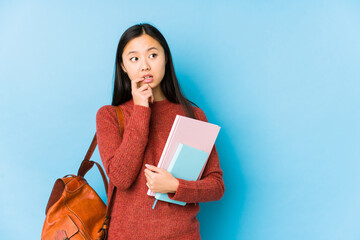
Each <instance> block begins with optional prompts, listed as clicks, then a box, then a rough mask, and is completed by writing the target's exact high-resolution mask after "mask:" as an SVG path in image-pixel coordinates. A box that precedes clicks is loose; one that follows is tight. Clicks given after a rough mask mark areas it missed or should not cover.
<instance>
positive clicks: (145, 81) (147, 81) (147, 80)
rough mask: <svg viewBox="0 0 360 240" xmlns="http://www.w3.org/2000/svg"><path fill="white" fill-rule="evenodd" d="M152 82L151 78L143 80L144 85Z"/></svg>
mask: <svg viewBox="0 0 360 240" xmlns="http://www.w3.org/2000/svg"><path fill="white" fill-rule="evenodd" d="M152 81H153V77H149V78H145V79H144V80H143V82H144V83H150V82H152Z"/></svg>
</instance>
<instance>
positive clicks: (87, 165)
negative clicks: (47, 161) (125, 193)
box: [78, 106, 125, 228]
mask: <svg viewBox="0 0 360 240" xmlns="http://www.w3.org/2000/svg"><path fill="white" fill-rule="evenodd" d="M113 107H114V108H115V111H116V115H117V119H118V124H119V131H120V135H121V137H122V136H123V134H124V125H125V124H124V113H123V111H122V109H121V108H120V107H119V106H113ZM96 145H97V139H96V133H95V136H94V138H93V140H92V142H91V144H90V147H89V149H88V151H87V153H86V155H85V158H84V160H83V161H82V163H81V165H80V168H79V170H78V176H82V177H84V176H85V174H86V173H87V172H88V171H89V170H90V169H91V168H92V167H93V166H94V163H95V164H96V166H97V167H98V169H99V171H100V173H101V176H102V179H103V182H104V185H105V190H106V194H107V193H108V181H107V178H106V175H105V173H104V170H103V169H102V167H101V166H100V164H98V163H97V162H94V161H91V160H90V158H91V156H92V154H93V153H94V150H95V148H96ZM115 192H116V187H115V186H114V187H113V189H112V190H111V194H110V201H109V204H108V205H107V207H106V215H105V221H104V224H103V228H107V227H108V225H109V220H110V215H111V210H112V205H113V201H114V196H115ZM108 197H109V196H108Z"/></svg>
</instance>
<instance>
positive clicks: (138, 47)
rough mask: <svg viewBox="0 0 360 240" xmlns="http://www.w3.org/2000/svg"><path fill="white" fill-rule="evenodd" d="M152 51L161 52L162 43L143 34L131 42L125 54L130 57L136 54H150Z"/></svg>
mask: <svg viewBox="0 0 360 240" xmlns="http://www.w3.org/2000/svg"><path fill="white" fill-rule="evenodd" d="M151 50H158V51H161V50H162V47H161V45H160V43H159V42H158V41H157V40H155V39H154V38H152V37H151V36H149V35H147V34H143V35H141V36H139V37H136V38H134V39H132V40H130V41H129V42H128V43H127V44H126V46H125V48H124V51H123V54H126V55H129V54H131V53H136V52H148V51H151Z"/></svg>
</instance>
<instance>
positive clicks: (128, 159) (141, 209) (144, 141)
mask: <svg viewBox="0 0 360 240" xmlns="http://www.w3.org/2000/svg"><path fill="white" fill-rule="evenodd" d="M120 107H121V108H122V110H123V112H124V115H125V129H124V134H123V136H122V137H121V136H120V131H119V124H118V120H117V116H116V111H115V109H114V107H113V106H111V105H105V106H102V107H101V108H100V109H99V110H98V112H97V114H96V131H97V133H96V134H97V142H98V148H99V153H100V157H101V161H102V163H103V166H104V168H105V171H106V173H107V176H108V177H109V180H110V184H109V194H110V191H111V189H112V187H113V186H114V185H115V186H116V187H117V192H116V195H115V200H114V205H113V210H112V213H111V220H110V228H109V236H108V239H109V240H121V239H186V240H192V239H196V240H197V239H200V227H199V221H198V220H197V218H196V215H197V213H198V212H199V210H200V206H199V204H197V203H198V202H208V201H217V200H219V199H221V197H222V196H223V194H224V191H225V186H224V182H223V172H222V170H221V168H220V163H219V157H218V154H217V150H216V147H215V145H214V147H213V149H212V151H211V153H210V156H209V159H208V162H207V164H206V167H205V169H204V172H203V175H202V177H201V179H200V180H198V181H186V180H183V179H178V180H179V187H178V189H177V191H176V193H168V196H169V197H170V198H171V199H174V200H178V201H183V202H187V204H186V205H185V206H180V205H177V204H172V203H168V202H163V201H158V202H157V204H156V207H155V209H152V206H153V203H154V200H155V198H154V197H152V196H148V195H147V191H148V187H147V186H146V178H145V173H144V170H145V169H146V167H145V164H151V165H154V166H157V164H158V162H159V160H160V157H161V154H162V151H163V149H164V147H165V143H166V141H167V138H168V136H169V134H170V130H171V127H172V124H173V123H174V120H175V117H176V115H182V116H185V114H184V112H183V110H182V108H181V105H180V104H175V103H172V102H170V101H168V100H167V99H164V100H162V101H157V102H154V103H150V106H149V107H145V106H140V105H136V104H134V102H133V99H130V100H129V101H127V102H125V103H123V104H121V105H120ZM192 108H193V109H194V113H195V116H196V118H197V119H199V120H202V121H206V122H207V121H208V120H207V118H206V116H205V113H204V112H203V111H202V110H201V109H200V108H198V107H194V106H192ZM108 201H109V200H108Z"/></svg>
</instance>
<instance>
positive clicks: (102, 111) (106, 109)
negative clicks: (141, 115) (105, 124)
mask: <svg viewBox="0 0 360 240" xmlns="http://www.w3.org/2000/svg"><path fill="white" fill-rule="evenodd" d="M129 105H130V101H127V102H124V103H121V104H120V105H119V106H118V107H120V108H121V109H122V110H123V112H124V113H125V114H126V113H127V112H128V110H129ZM114 107H115V106H113V105H104V106H102V107H100V108H99V109H98V110H97V113H96V116H98V115H99V116H101V115H111V116H116V110H115V108H114Z"/></svg>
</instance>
